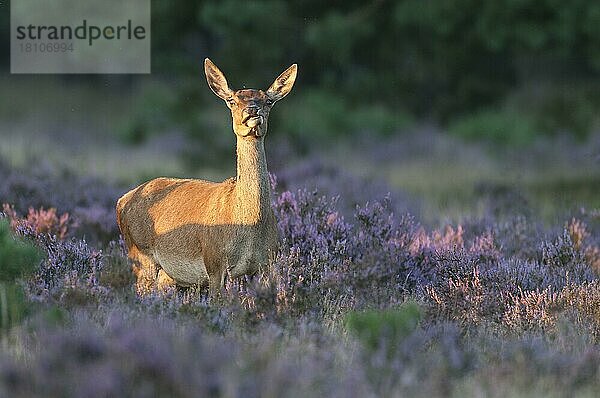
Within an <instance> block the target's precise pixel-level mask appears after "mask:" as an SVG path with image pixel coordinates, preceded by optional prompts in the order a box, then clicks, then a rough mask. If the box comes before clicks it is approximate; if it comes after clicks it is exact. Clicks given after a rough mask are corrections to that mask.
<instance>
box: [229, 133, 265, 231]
mask: <svg viewBox="0 0 600 398" xmlns="http://www.w3.org/2000/svg"><path fill="white" fill-rule="evenodd" d="M235 194H236V195H235V206H234V218H235V221H236V222H238V223H241V224H244V225H253V224H257V223H259V222H260V221H262V220H264V218H265V217H266V216H267V215H268V214H269V211H270V209H271V189H270V184H269V173H268V171H267V159H266V156H265V147H264V143H263V140H262V139H260V140H259V139H244V138H240V137H238V138H237V180H236V186H235Z"/></svg>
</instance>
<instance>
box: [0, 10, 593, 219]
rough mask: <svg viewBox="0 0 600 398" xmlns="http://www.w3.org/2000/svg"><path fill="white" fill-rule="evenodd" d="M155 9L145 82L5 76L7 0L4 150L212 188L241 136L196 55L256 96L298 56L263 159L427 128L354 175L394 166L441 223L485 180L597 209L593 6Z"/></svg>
mask: <svg viewBox="0 0 600 398" xmlns="http://www.w3.org/2000/svg"><path fill="white" fill-rule="evenodd" d="M151 3H152V71H153V73H152V74H151V75H148V76H126V75H118V76H108V75H63V76H42V75H37V76H33V75H29V76H27V75H24V76H17V75H9V58H8V52H9V42H8V38H9V34H8V26H9V12H8V10H9V5H8V4H7V3H6V2H1V3H0V9H2V11H3V13H2V20H1V21H0V29H1V30H2V34H1V35H0V40H1V41H0V47H1V48H2V50H3V53H4V54H6V55H7V56H6V57H5V58H4V59H3V62H2V65H1V66H2V69H3V70H4V73H3V76H2V78H1V80H0V90H1V91H2V99H1V101H2V102H1V103H0V118H1V120H2V126H1V127H2V140H3V145H2V150H1V151H0V153H1V154H2V155H3V156H4V157H5V158H8V159H10V161H12V162H14V163H15V164H27V162H28V161H29V160H28V159H31V158H32V157H33V158H36V157H38V158H43V159H46V160H48V159H50V162H52V163H55V164H60V165H61V166H65V167H71V168H74V169H76V170H78V171H81V172H86V173H93V174H100V175H103V176H106V177H107V178H114V179H117V180H119V181H125V182H128V183H133V182H136V181H139V180H140V179H142V178H145V177H153V176H155V175H157V174H161V175H162V174H166V175H183V174H187V175H189V174H190V173H192V174H198V175H202V176H203V177H209V178H210V177H214V178H220V177H221V176H225V175H228V174H231V173H232V172H233V170H234V169H233V165H232V156H231V155H232V152H233V146H234V139H233V134H231V126H230V119H229V116H228V112H227V109H226V108H225V107H224V106H223V104H221V102H220V100H218V99H217V98H216V97H214V95H213V94H212V93H211V92H210V90H208V89H207V86H206V82H205V79H204V76H203V71H202V60H203V59H204V58H205V57H210V58H211V59H212V60H213V61H214V62H215V63H216V64H217V65H218V66H219V67H220V68H221V69H222V70H223V71H224V72H225V74H226V76H227V77H228V80H229V83H230V84H231V85H232V86H233V87H235V88H242V87H251V88H263V89H265V88H267V87H268V86H269V84H270V83H271V82H272V80H273V79H274V78H275V77H276V76H277V75H278V74H279V73H280V72H281V71H283V70H284V69H285V68H286V67H287V66H289V65H290V64H291V63H293V62H296V63H298V64H299V77H298V80H297V82H296V87H295V89H294V91H293V93H292V94H293V95H290V96H289V97H288V98H286V100H285V101H284V102H282V103H281V105H280V104H278V106H277V109H276V110H275V111H274V112H273V113H272V116H271V121H270V131H271V135H270V137H269V140H273V141H272V142H273V143H272V144H267V146H271V149H270V150H271V152H281V153H284V154H285V153H287V152H285V151H286V150H287V151H289V152H290V153H294V154H306V153H309V152H311V150H312V149H313V148H316V147H319V148H323V147H327V145H329V144H330V145H333V144H335V146H336V147H337V148H338V149H337V151H338V152H341V153H342V155H341V157H340V159H342V160H341V161H342V162H343V159H346V165H345V167H349V168H352V166H353V165H352V164H349V163H348V162H347V159H348V157H347V154H348V152H352V151H353V150H356V148H355V147H354V146H355V145H354V139H355V137H368V140H370V141H375V140H380V141H381V142H387V141H386V140H393V139H400V140H404V141H403V142H404V144H405V146H410V145H411V142H412V141H413V140H414V137H416V136H427V137H429V138H427V140H429V141H427V140H426V141H427V143H426V144H423V142H421V144H419V145H421V146H422V145H429V148H430V149H431V151H422V150H421V151H419V150H417V151H409V153H408V154H406V153H405V154H403V159H392V160H390V162H388V163H386V164H385V165H383V166H382V165H380V164H378V165H376V166H372V167H371V168H370V167H369V165H370V164H371V163H370V162H369V160H368V159H367V160H364V161H362V162H361V161H360V160H359V161H357V162H353V163H358V164H360V165H361V166H360V167H355V168H356V169H360V170H355V171H356V172H359V173H362V174H366V175H369V174H370V173H371V174H378V175H381V174H384V175H386V176H387V174H389V178H388V180H389V181H390V182H391V184H392V185H393V186H396V187H400V188H402V189H406V190H408V191H409V192H410V193H412V194H416V195H422V196H423V197H425V198H429V199H426V200H425V202H427V200H430V199H431V198H438V199H431V200H434V201H435V203H434V204H432V205H431V206H432V208H436V209H437V208H442V209H444V212H442V214H443V215H450V216H452V215H454V214H455V213H458V214H460V213H461V211H460V209H458V210H456V209H454V210H456V211H454V210H452V211H446V210H448V209H449V208H452V207H453V206H454V205H456V207H457V208H462V207H465V206H467V207H471V204H469V202H468V200H467V197H469V195H471V194H470V193H469V192H471V191H473V186H475V185H477V184H479V183H481V182H482V181H484V182H487V181H489V180H492V181H493V182H494V183H495V184H496V183H498V184H508V185H514V184H521V185H522V186H523V187H524V188H525V189H526V190H527V191H528V192H529V193H530V194H531V195H533V197H534V198H540V197H544V195H547V196H548V198H549V201H552V200H554V199H555V198H556V196H557V195H559V196H560V195H561V194H564V192H566V191H565V189H566V188H565V187H572V186H573V184H574V186H575V188H574V189H573V191H577V192H583V194H582V195H583V197H584V198H585V200H583V201H573V200H570V199H568V201H569V203H570V204H574V205H578V206H579V205H586V206H597V205H598V199H597V196H598V195H597V190H595V188H594V186H597V185H598V182H599V179H598V160H597V157H598V156H600V151H599V150H598V145H597V142H598V140H597V139H596V138H594V137H597V134H596V133H597V132H598V130H599V126H600V123H599V122H600V116H599V115H600V112H598V110H599V109H600V3H599V2H597V1H586V0H572V1H569V2H565V1H558V0H518V1H515V0H504V1H491V0H477V1H475V0H454V1H428V0H404V1H386V0H372V1H354V0H345V1H329V2H324V1H315V0H304V1H276V0H259V1H246V0H218V1H197V0H196V1H187V0H185V1H184V0H179V1H176V2H173V1H167V0H152V2H151ZM431 131H434V134H433V135H431V133H430V132H431ZM427 134H429V135H427ZM57 137H58V138H57ZM161 137H162V138H161ZM398 137H400V138H398ZM283 141H285V145H283V144H281V142H283ZM57 142H60V143H62V144H61V145H62V146H60V147H59V148H57V147H56V143H57ZM67 143H68V144H67ZM457 143H458V144H457ZM324 144H325V145H324ZM473 144H476V145H481V146H480V147H477V149H473V148H472V147H470V145H473ZM382 145H384V146H385V145H387V144H382ZM65 148H66V149H65ZM290 148H291V149H290ZM340 148H341V149H340ZM440 148H441V149H440ZM532 148H534V149H532ZM535 148H537V149H535ZM540 148H541V149H540ZM564 148H574V149H573V150H572V151H571V152H570V153H569V154H566V155H565V154H564V153H563V152H565V151H564V150H561V149H564ZM581 148H587V151H583V152H582V150H581ZM65 151H66V152H68V156H65ZM529 151H533V152H529ZM474 152H476V154H473V153H474ZM531 153H534V154H535V155H531ZM411 154H412V155H413V156H412V157H411V156H410V155H411ZM415 154H419V155H420V157H419V158H418V159H417V158H416V156H415ZM275 156H276V155H275ZM356 156H358V155H356ZM507 156H508V157H507ZM411 159H413V160H414V162H410V160H411ZM532 159H533V160H532ZM374 168H376V170H375V169H374ZM432 170H433V171H434V172H433V173H432ZM540 181H541V182H540ZM573 181H575V182H573ZM547 186H550V187H551V188H548V189H546V187H547ZM556 187H558V188H556ZM568 189H571V188H568ZM536 195H537V196H536ZM539 195H541V196H539ZM563 196H564V195H563ZM536 200H537V199H536ZM453 203H454V205H453Z"/></svg>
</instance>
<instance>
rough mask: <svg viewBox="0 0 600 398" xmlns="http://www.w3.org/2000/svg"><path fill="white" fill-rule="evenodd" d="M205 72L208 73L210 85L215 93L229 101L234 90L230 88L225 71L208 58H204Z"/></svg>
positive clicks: (207, 79) (207, 78)
mask: <svg viewBox="0 0 600 398" xmlns="http://www.w3.org/2000/svg"><path fill="white" fill-rule="evenodd" d="M204 73H205V74H206V81H207V82H208V86H209V87H210V89H211V90H212V91H213V93H215V94H216V96H217V97H219V98H221V99H222V100H224V101H227V99H228V98H230V97H231V95H232V94H233V91H232V90H231V89H230V88H229V85H228V84H227V79H225V76H224V75H223V72H221V71H220V70H219V68H217V66H216V65H215V64H213V63H212V61H211V60H210V59H208V58H206V59H205V60H204Z"/></svg>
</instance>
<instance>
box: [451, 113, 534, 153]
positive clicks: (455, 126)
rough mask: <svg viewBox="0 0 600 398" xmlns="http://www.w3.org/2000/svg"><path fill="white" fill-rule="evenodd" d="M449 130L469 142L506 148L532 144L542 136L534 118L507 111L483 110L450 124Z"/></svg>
mask: <svg viewBox="0 0 600 398" xmlns="http://www.w3.org/2000/svg"><path fill="white" fill-rule="evenodd" d="M448 130H449V131H450V133H451V134H453V135H455V136H458V137H462V138H464V139H467V140H474V141H475V140H478V141H490V142H492V143H495V144H501V145H506V146H517V145H526V144H530V143H531V142H532V141H533V140H534V139H535V137H536V136H538V135H539V134H540V133H539V129H538V128H537V126H536V123H535V122H534V120H533V119H532V118H530V117H528V116H526V115H524V114H522V113H519V112H511V111H507V110H483V111H480V112H476V113H473V114H471V115H467V116H464V117H462V118H460V119H458V120H456V121H454V122H452V123H450V126H449V127H448Z"/></svg>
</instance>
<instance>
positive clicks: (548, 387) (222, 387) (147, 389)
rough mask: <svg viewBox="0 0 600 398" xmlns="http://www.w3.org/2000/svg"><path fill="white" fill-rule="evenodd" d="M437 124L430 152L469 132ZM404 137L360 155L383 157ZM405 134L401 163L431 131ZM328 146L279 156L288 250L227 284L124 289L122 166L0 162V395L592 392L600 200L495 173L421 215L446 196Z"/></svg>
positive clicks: (277, 204)
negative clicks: (443, 131) (458, 205)
mask: <svg viewBox="0 0 600 398" xmlns="http://www.w3.org/2000/svg"><path fill="white" fill-rule="evenodd" d="M429 139H432V140H435V145H434V148H433V150H432V151H433V155H434V156H436V157H439V158H444V156H445V154H446V153H449V152H452V151H454V150H456V149H457V147H459V146H460V145H461V144H459V143H450V144H448V143H447V142H445V141H444V139H443V138H441V137H437V136H429ZM395 145H400V144H399V143H398V142H395V141H390V142H387V143H385V144H382V145H380V146H377V145H376V143H372V145H371V146H369V147H365V150H364V153H362V154H360V156H359V155H358V154H357V155H356V156H357V161H356V163H357V164H359V163H360V162H366V160H365V159H367V160H369V161H372V162H373V163H374V164H386V162H388V164H390V163H394V162H396V161H397V160H396V159H395V158H394V157H389V156H387V155H386V154H387V153H389V152H390V151H395V150H396V149H395ZM404 145H413V147H412V149H410V150H406V153H405V154H404V156H403V157H402V162H404V164H405V165H406V167H411V164H410V162H411V161H414V159H415V158H418V157H419V156H423V152H422V151H423V149H422V145H423V144H422V143H421V142H420V141H419V140H418V139H417V140H415V141H413V142H412V143H408V142H407V141H404ZM448 145H449V147H448ZM577 148H578V147H573V148H572V149H571V150H572V151H576V150H578V149H577ZM463 149H464V151H463V152H462V153H467V155H466V156H470V157H471V160H472V159H473V158H474V157H475V156H484V155H482V154H483V153H484V152H479V154H471V155H468V152H469V151H471V150H473V148H463ZM398 153H401V151H399V150H398ZM568 156H571V155H568ZM325 159H327V160H325ZM334 159H335V156H329V157H324V156H323V152H319V151H312V152H311V154H309V155H308V156H305V157H301V156H293V157H291V156H290V157H287V158H286V160H287V161H283V160H282V159H281V160H278V159H277V156H276V155H275V156H274V162H273V163H274V167H273V170H274V173H273V178H272V181H271V182H272V186H273V197H272V204H273V207H274V209H275V213H276V217H277V220H278V229H279V233H280V238H281V250H280V253H279V254H278V257H277V258H276V260H275V262H274V264H273V266H272V268H271V269H269V270H266V271H265V272H263V273H261V274H260V275H257V276H255V277H253V278H245V279H242V280H236V281H227V283H226V287H225V289H224V291H223V292H222V293H221V294H220V295H219V296H218V297H210V296H209V295H208V294H207V292H206V291H204V290H198V289H195V288H188V289H173V290H170V291H167V292H166V293H164V294H154V295H150V296H148V297H138V296H137V295H136V294H135V292H134V289H133V276H132V274H131V272H130V266H129V264H128V262H127V259H126V257H125V252H124V246H123V242H122V241H121V239H120V237H119V235H118V233H117V231H116V230H115V229H114V224H113V223H114V219H113V218H112V217H113V215H112V214H113V206H114V200H113V199H112V198H114V197H116V196H118V195H119V193H120V192H124V191H125V190H126V189H127V188H123V186H122V184H118V185H115V184H114V183H112V182H107V181H104V180H102V179H96V180H94V179H91V177H85V176H81V175H77V174H75V173H71V174H70V173H68V172H61V171H56V170H47V171H45V172H44V171H39V170H35V169H34V170H28V169H23V168H21V169H19V168H16V167H9V166H8V165H7V164H6V163H5V164H4V165H3V168H2V172H3V173H5V175H6V176H8V178H5V179H3V180H2V182H1V183H0V192H2V196H0V200H1V201H2V202H3V203H5V204H4V206H3V220H1V224H0V226H2V229H1V230H0V232H1V233H2V235H1V240H0V260H2V261H5V259H7V258H10V259H14V261H13V262H11V263H10V264H12V265H14V264H23V266H19V267H18V268H19V270H22V272H13V268H7V267H6V265H5V264H4V263H2V264H1V265H2V271H3V274H2V275H4V274H6V275H7V276H6V277H4V276H3V281H2V283H1V284H0V312H1V313H2V314H7V315H3V317H2V327H1V328H0V332H1V333H2V350H1V354H0V395H5V396H14V397H29V396H56V397H63V396H97V397H104V396H115V395H118V396H156V395H169V396H176V397H191V396H256V397H258V396H283V395H285V396H307V395H312V396H344V397H346V396H360V397H363V396H405V395H407V396H465V395H467V396H469V395H481V394H483V395H486V396H512V395H518V396H538V395H540V394H545V395H549V396H565V395H575V396H588V395H593V392H594V391H595V390H596V389H597V388H599V387H600V386H599V385H598V374H599V373H598V372H599V369H600V349H599V348H598V347H599V346H598V344H599V341H600V340H599V339H600V321H599V319H600V307H599V306H598V304H597V303H598V302H599V298H600V278H599V272H600V234H599V228H600V218H599V217H600V216H599V214H598V210H597V208H594V207H591V208H585V207H580V206H571V207H569V206H562V208H561V209H560V210H555V211H554V213H553V214H554V216H553V218H552V220H551V222H548V220H547V219H543V218H541V217H540V214H542V212H543V211H545V210H544V209H543V208H542V207H541V206H539V205H538V204H536V202H535V198H536V196H535V195H536V192H535V191H534V190H528V187H527V185H520V186H519V185H514V186H509V187H508V188H506V186H505V185H504V184H503V183H502V182H498V181H494V180H492V181H489V180H487V181H486V182H485V183H482V184H479V183H474V184H473V186H472V191H470V193H469V197H468V199H467V203H469V201H474V202H473V203H475V204H474V208H475V209H477V211H471V212H467V213H463V214H462V215H461V216H460V217H455V216H454V215H453V211H454V210H455V209H454V208H452V207H446V208H445V211H446V213H445V215H444V213H443V211H444V208H442V207H437V208H438V213H431V211H432V210H431V209H433V208H436V206H434V205H432V203H434V202H433V201H436V200H439V202H437V203H438V204H440V203H443V198H444V195H440V196H438V197H436V192H435V191H434V190H432V191H431V192H432V193H431V195H432V196H431V197H429V198H425V197H423V196H420V195H421V194H420V191H419V190H416V189H415V190H411V189H410V188H411V185H410V184H407V185H406V186H407V188H408V189H401V188H400V187H398V186H397V185H394V184H393V179H386V176H385V174H383V175H380V176H379V179H375V178H371V177H370V176H369V175H366V174H365V173H358V172H357V171H356V169H355V168H352V167H350V166H348V165H347V164H345V163H339V162H335V161H334ZM411 159H412V160H411ZM363 164H364V163H363ZM479 164H481V165H482V168H484V169H485V167H487V166H486V165H485V163H484V162H480V163H479ZM342 165H343V167H342ZM393 167H396V166H393ZM529 167H530V168H531V166H529ZM93 178H97V177H93ZM432 178H435V177H433V176H432ZM467 185H468V184H467V183H463V187H465V186H467ZM19 186H20V187H26V188H27V191H26V192H29V193H28V194H20V193H19V192H25V191H19V190H17V189H15V188H16V187H19ZM414 187H415V186H412V188H414ZM23 189H25V188H23ZM438 193H439V191H438ZM584 198H585V196H584ZM427 200H429V201H430V202H427ZM584 203H585V202H584ZM81 209H87V211H88V212H89V213H90V214H94V215H95V216H93V217H92V216H90V218H85V217H83V216H82V214H83V212H82V210H81ZM17 261H20V262H17Z"/></svg>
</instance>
